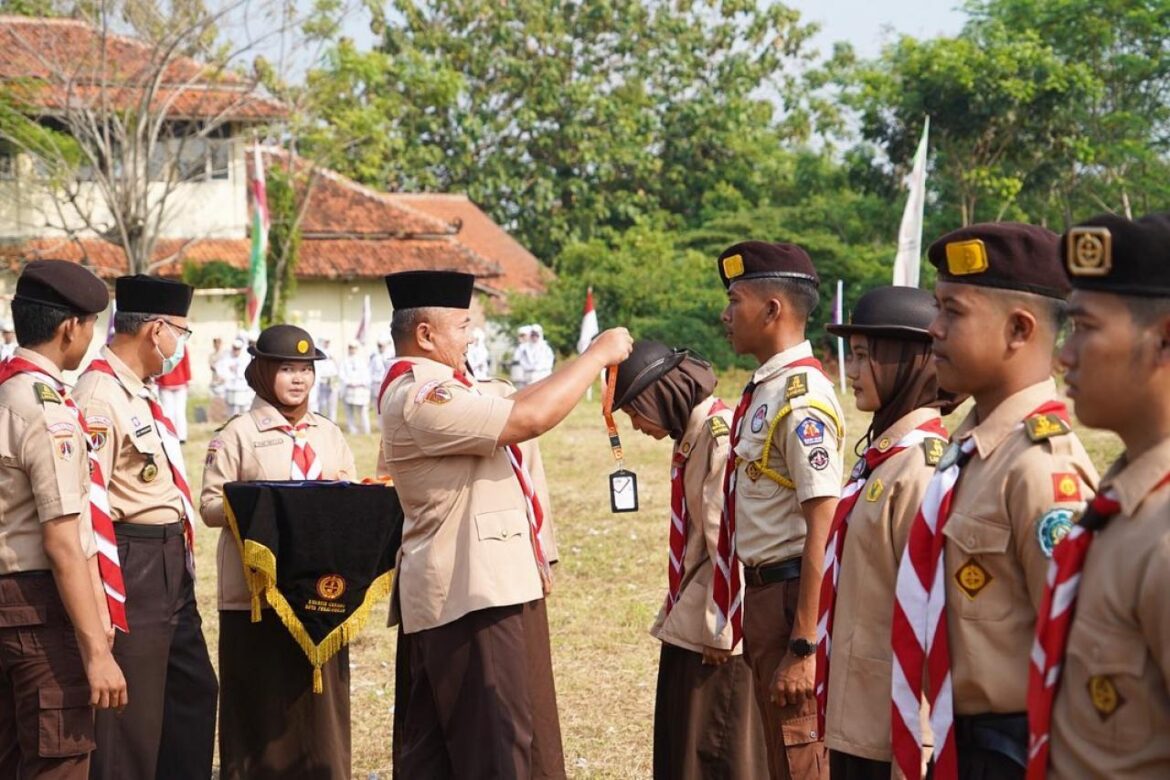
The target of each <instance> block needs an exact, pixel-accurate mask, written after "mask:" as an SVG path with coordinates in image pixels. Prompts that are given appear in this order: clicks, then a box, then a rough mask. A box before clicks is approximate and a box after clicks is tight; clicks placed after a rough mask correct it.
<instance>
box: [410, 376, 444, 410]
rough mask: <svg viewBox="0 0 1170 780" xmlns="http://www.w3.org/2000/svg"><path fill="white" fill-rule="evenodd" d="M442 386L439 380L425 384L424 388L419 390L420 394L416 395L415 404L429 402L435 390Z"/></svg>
mask: <svg viewBox="0 0 1170 780" xmlns="http://www.w3.org/2000/svg"><path fill="white" fill-rule="evenodd" d="M440 384H441V382H439V380H437V379H432V380H431V381H429V382H427V383H426V384H424V385H423V386H422V387H420V388H419V389H418V392H417V393H415V394H414V402H415V403H416V404H421V403H423V402H425V401H426V400H427V396H428V395H430V394H431V391H432V390H434V389H435V388H436V387H438V386H439V385H440Z"/></svg>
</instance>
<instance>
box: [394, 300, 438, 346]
mask: <svg viewBox="0 0 1170 780" xmlns="http://www.w3.org/2000/svg"><path fill="white" fill-rule="evenodd" d="M435 311H437V307H433V306H419V307H417V308H411V309H395V310H394V313H393V314H391V315H390V338H391V339H393V341H394V345H395V346H396V347H397V346H400V345H402V344H407V343H409V341H410V339H411V338H413V337H414V331H415V329H416V328H417V327H418V326H419V323H421V322H423V321H424V320H426V319H427V318H428V317H430V316H432V315H433V314H434V312H435Z"/></svg>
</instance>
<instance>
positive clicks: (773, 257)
mask: <svg viewBox="0 0 1170 780" xmlns="http://www.w3.org/2000/svg"><path fill="white" fill-rule="evenodd" d="M719 278H720V279H722V280H723V286H724V287H730V286H731V283H732V282H738V281H741V280H743V279H799V280H802V281H805V282H811V283H812V284H820V282H821V280H820V277H818V276H817V269H816V268H814V267H813V264H812V260H811V259H810V258H809V256H808V252H805V251H804V250H803V249H801V248H800V247H798V246H797V245H796V244H771V243H768V242H767V241H741V242H740V243H738V244H736V245H735V246H732V247H729V248H728V249H726V250H724V252H723V254H721V255H719Z"/></svg>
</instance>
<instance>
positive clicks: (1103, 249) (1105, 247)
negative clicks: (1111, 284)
mask: <svg viewBox="0 0 1170 780" xmlns="http://www.w3.org/2000/svg"><path fill="white" fill-rule="evenodd" d="M1067 250H1068V261H1067V262H1068V272H1069V273H1070V274H1072V275H1073V276H1107V275H1108V274H1109V272H1110V271H1111V270H1112V269H1113V234H1112V233H1110V232H1109V228H1107V227H1079V228H1073V229H1072V230H1070V231H1068V247H1067Z"/></svg>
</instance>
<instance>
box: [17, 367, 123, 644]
mask: <svg viewBox="0 0 1170 780" xmlns="http://www.w3.org/2000/svg"><path fill="white" fill-rule="evenodd" d="M17 374H31V375H33V376H34V377H35V378H36V379H37V380H39V381H41V382H44V383H45V384H47V385H48V386H49V387H52V388H53V389H54V390H56V391H57V394H58V395H60V396H61V400H62V401H64V403H65V407H66V408H67V409H68V410H69V411H70V412H71V413H72V414H73V416H74V418H76V419H77V425H78V427H79V428H81V432H82V433H84V434H85V451H86V456H87V457H88V458H89V496H88V498H89V515H90V523H91V525H93V533H94V538H95V539H96V542H97V554H98V575H99V576H100V577H101V580H102V589H103V590H104V591H105V592H106V606H107V607H108V608H109V611H110V623H111V624H112V625H113V626H114V627H115V628H117V629H118V630H120V631H123V632H125V633H129V632H130V624H129V623H128V622H127V621H126V583H125V582H124V581H123V579H122V565H121V563H120V562H119V561H118V540H117V537H116V536H115V535H114V521H113V520H112V519H111V518H110V499H109V495H108V494H107V493H106V481H105V479H104V478H103V476H102V464H101V462H100V461H99V460H98V457H97V451H96V450H95V449H94V448H93V442H92V440H91V439H90V435H89V426H87V425H86V424H85V416H84V415H83V414H82V413H81V410H80V409H78V408H77V404H75V403H74V402H73V399H72V398H70V397H69V396H68V395H67V394H66V391H65V386H64V385H63V384H61V382H59V381H58V380H57V379H55V378H53V377H51V376H49V375H48V374H46V373H45V372H44V371H42V370H41V369H40V368H39V367H38V366H37V365H36V364H35V363H33V362H32V361H29V360H25V359H24V358H21V357H11V358H9V359H8V360H6V361H4V362H3V363H2V364H0V384H3V383H4V382H5V381H7V380H9V379H11V378H12V377H14V376H16V375H17Z"/></svg>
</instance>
